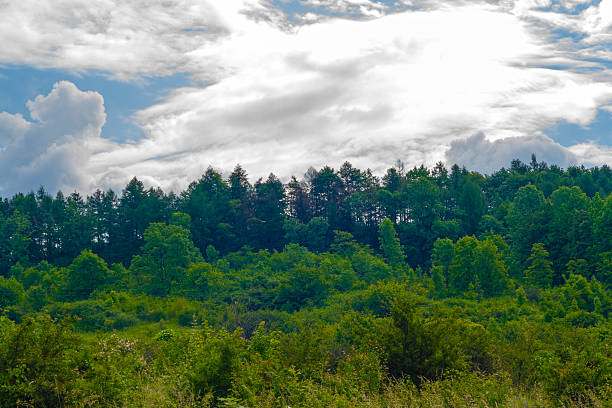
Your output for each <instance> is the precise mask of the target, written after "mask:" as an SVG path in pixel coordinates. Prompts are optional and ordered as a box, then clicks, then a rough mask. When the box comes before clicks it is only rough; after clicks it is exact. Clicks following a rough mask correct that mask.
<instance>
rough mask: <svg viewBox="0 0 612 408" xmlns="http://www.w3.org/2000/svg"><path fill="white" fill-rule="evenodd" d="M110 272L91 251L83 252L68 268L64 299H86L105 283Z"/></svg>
mask: <svg viewBox="0 0 612 408" xmlns="http://www.w3.org/2000/svg"><path fill="white" fill-rule="evenodd" d="M109 275H110V271H109V269H108V266H107V265H106V262H104V260H103V259H102V258H100V257H99V256H97V255H96V254H94V253H93V252H91V251H83V252H81V254H80V255H79V256H77V257H76V258H75V259H74V261H73V262H72V264H70V267H69V268H68V279H67V285H66V287H65V289H64V290H65V298H66V299H68V300H76V299H87V298H88V297H89V295H91V293H92V292H93V291H94V290H96V289H97V288H99V287H101V286H102V285H103V284H104V283H106V281H107V279H108V278H109Z"/></svg>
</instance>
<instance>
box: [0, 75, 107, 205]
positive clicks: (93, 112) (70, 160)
mask: <svg viewBox="0 0 612 408" xmlns="http://www.w3.org/2000/svg"><path fill="white" fill-rule="evenodd" d="M27 107H28V109H29V111H30V116H31V118H32V121H28V120H26V119H25V118H23V117H22V116H21V115H18V114H17V115H12V114H10V113H7V112H2V113H0V146H1V148H0V173H1V174H2V175H3V177H2V181H0V195H2V196H9V195H11V194H14V193H17V192H27V191H30V190H31V189H33V188H37V186H40V185H43V186H44V187H45V188H46V189H48V190H49V191H51V192H55V191H57V190H58V189H64V190H67V191H72V190H73V189H75V188H78V189H81V190H88V189H89V187H90V186H89V183H91V181H92V179H91V178H90V177H89V175H88V172H87V165H88V161H89V157H90V156H91V154H92V153H93V152H94V151H95V150H96V149H99V148H100V147H101V146H103V145H105V142H104V141H103V140H101V139H100V132H101V129H102V126H103V125H104V122H105V120H106V114H105V113H104V100H103V98H102V96H101V95H100V94H98V93H96V92H82V91H80V90H79V89H77V87H76V86H74V84H72V83H70V82H66V81H64V82H59V83H57V84H55V86H54V87H53V89H52V90H51V92H50V93H49V94H48V95H46V96H44V95H39V96H38V97H36V98H35V99H34V100H32V101H29V102H28V103H27Z"/></svg>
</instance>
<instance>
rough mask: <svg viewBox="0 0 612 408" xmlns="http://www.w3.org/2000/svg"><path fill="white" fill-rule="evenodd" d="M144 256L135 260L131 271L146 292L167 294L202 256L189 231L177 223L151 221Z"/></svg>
mask: <svg viewBox="0 0 612 408" xmlns="http://www.w3.org/2000/svg"><path fill="white" fill-rule="evenodd" d="M144 240H145V244H144V246H143V247H142V249H141V252H142V255H137V256H135V257H134V259H132V264H131V265H130V271H131V272H132V273H133V274H134V277H135V279H136V283H137V285H138V286H139V287H141V288H143V289H144V290H145V291H146V292H147V293H151V294H155V295H168V294H170V292H171V290H172V285H173V284H174V283H176V282H179V281H181V280H182V279H183V277H184V275H185V269H186V268H187V267H188V266H189V264H190V263H192V262H198V261H200V260H201V259H202V255H201V254H200V251H199V250H198V249H197V248H196V247H195V246H194V245H193V243H192V242H191V240H190V239H189V230H186V229H185V228H183V227H180V226H176V225H166V224H163V223H152V224H151V225H150V226H149V227H148V228H147V229H146V231H145V233H144Z"/></svg>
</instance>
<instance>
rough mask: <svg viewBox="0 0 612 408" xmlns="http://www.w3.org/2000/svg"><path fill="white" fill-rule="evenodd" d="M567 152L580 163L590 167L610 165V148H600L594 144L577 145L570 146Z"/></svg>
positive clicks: (611, 159)
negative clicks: (574, 156) (577, 158)
mask: <svg viewBox="0 0 612 408" xmlns="http://www.w3.org/2000/svg"><path fill="white" fill-rule="evenodd" d="M569 150H570V151H571V152H572V153H573V154H575V155H576V156H578V157H580V161H581V162H583V163H586V164H591V165H599V166H601V165H603V164H607V165H608V166H610V164H612V147H611V146H601V145H598V144H597V143H595V142H585V143H579V144H577V145H574V146H570V147H569Z"/></svg>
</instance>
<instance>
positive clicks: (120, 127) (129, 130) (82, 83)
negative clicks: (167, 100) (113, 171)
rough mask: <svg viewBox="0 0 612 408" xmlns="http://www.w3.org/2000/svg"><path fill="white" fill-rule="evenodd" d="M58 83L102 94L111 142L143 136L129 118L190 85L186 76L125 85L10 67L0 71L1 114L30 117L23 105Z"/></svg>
mask: <svg viewBox="0 0 612 408" xmlns="http://www.w3.org/2000/svg"><path fill="white" fill-rule="evenodd" d="M59 81H70V82H72V83H74V84H75V85H76V86H77V87H78V88H79V89H81V90H84V91H96V92H99V93H100V94H101V95H103V97H104V105H105V107H106V115H107V118H106V123H105V125H104V127H103V128H102V137H105V138H108V139H110V140H114V141H128V140H137V139H140V138H142V137H143V136H145V135H144V132H143V131H142V129H141V128H140V127H139V126H138V125H137V124H135V123H134V120H133V118H132V115H133V114H134V113H135V112H137V111H138V110H140V109H144V108H146V107H147V106H150V105H152V104H154V103H155V102H156V101H159V100H161V99H162V98H164V97H165V96H167V95H168V93H169V92H170V91H171V90H172V89H175V88H179V87H184V86H189V85H190V84H191V80H190V77H189V75H187V74H185V73H179V74H174V75H169V76H164V77H152V78H141V79H139V80H138V81H127V82H124V81H117V80H112V79H109V78H108V77H107V76H106V75H104V73H100V72H98V73H96V72H83V73H74V72H70V71H68V70H63V69H59V70H58V69H38V68H34V67H29V66H9V67H4V68H0V89H2V92H1V93H0V112H3V111H4V112H10V113H21V114H22V115H24V117H29V111H28V109H27V107H26V102H27V101H29V100H32V99H34V98H35V97H36V96H38V95H45V94H48V93H49V92H50V91H51V89H52V88H53V85H54V84H55V83H57V82H59Z"/></svg>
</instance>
